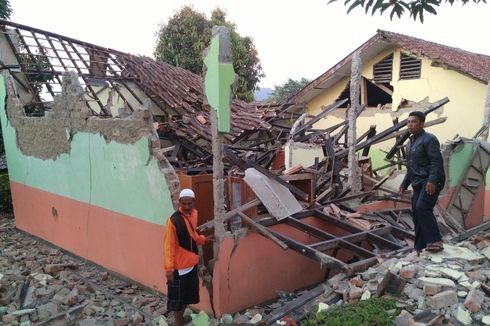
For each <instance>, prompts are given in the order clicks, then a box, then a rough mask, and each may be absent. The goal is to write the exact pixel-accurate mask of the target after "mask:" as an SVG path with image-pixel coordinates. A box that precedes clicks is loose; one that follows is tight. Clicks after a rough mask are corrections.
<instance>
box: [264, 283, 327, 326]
mask: <svg viewBox="0 0 490 326" xmlns="http://www.w3.org/2000/svg"><path fill="white" fill-rule="evenodd" d="M331 294H334V291H333V290H332V289H328V288H327V287H326V286H325V285H324V284H320V285H318V286H317V287H315V288H313V289H312V290H309V291H306V292H305V293H303V294H302V295H301V296H299V297H297V298H296V299H294V300H292V301H289V302H287V303H286V304H284V305H282V306H281V307H279V308H277V309H275V310H273V311H272V312H271V313H270V314H269V315H268V316H267V317H266V318H265V320H264V323H265V324H266V325H272V324H274V323H275V322H276V321H277V320H279V319H281V318H283V317H285V316H287V315H288V314H289V313H290V312H291V311H294V310H296V309H298V308H299V307H301V306H304V305H305V304H307V303H308V302H310V301H312V300H313V299H315V298H317V297H319V296H321V295H326V296H329V295H331Z"/></svg>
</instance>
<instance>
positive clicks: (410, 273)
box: [400, 265, 417, 280]
mask: <svg viewBox="0 0 490 326" xmlns="http://www.w3.org/2000/svg"><path fill="white" fill-rule="evenodd" d="M416 274H417V268H416V267H415V266H413V265H412V266H405V267H403V268H402V269H401V270H400V277H402V278H404V279H406V280H410V279H412V278H414V277H415V275H416Z"/></svg>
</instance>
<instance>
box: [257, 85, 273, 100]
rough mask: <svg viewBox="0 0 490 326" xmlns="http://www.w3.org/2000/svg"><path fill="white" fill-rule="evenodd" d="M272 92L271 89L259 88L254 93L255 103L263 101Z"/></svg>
mask: <svg viewBox="0 0 490 326" xmlns="http://www.w3.org/2000/svg"><path fill="white" fill-rule="evenodd" d="M272 91H273V89H272V88H267V87H261V88H260V89H258V90H256V91H255V92H254V98H255V100H256V101H263V100H265V99H266V98H268V97H269V95H271V93H272Z"/></svg>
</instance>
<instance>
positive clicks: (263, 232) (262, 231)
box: [236, 211, 288, 250]
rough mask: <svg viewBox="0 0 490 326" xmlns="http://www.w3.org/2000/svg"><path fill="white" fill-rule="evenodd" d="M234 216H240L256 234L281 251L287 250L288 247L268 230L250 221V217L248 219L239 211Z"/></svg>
mask: <svg viewBox="0 0 490 326" xmlns="http://www.w3.org/2000/svg"><path fill="white" fill-rule="evenodd" d="M236 214H237V215H238V216H240V217H241V218H242V219H243V220H244V221H246V222H247V223H249V224H250V225H251V226H252V227H253V228H254V229H255V230H257V232H258V233H260V234H261V235H263V236H264V237H266V238H268V239H269V240H272V241H274V243H276V244H277V245H278V246H279V247H281V248H282V249H283V250H286V249H288V246H287V245H286V244H285V243H284V242H282V241H281V240H279V239H278V238H277V237H276V236H274V235H273V234H272V233H270V232H269V230H268V229H267V228H266V227H265V226H262V225H260V224H259V223H257V222H255V221H254V220H252V219H251V218H250V217H248V216H247V215H246V214H245V213H243V212H241V211H237V212H236Z"/></svg>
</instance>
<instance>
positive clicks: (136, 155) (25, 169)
mask: <svg viewBox="0 0 490 326" xmlns="http://www.w3.org/2000/svg"><path fill="white" fill-rule="evenodd" d="M5 95H6V91H5V81H4V77H3V76H0V119H1V123H2V131H3V136H4V141H5V151H6V154H7V164H8V167H9V177H10V180H11V181H15V182H18V183H22V184H25V185H28V186H31V187H34V188H37V189H40V190H44V191H47V192H50V193H54V194H57V195H60V196H64V197H68V198H71V199H75V200H78V201H81V202H84V203H89V204H92V205H95V206H99V207H102V208H105V209H108V210H111V211H115V212H117V213H121V214H125V215H129V216H132V217H135V218H139V219H142V220H145V221H148V222H151V223H155V224H160V225H163V223H164V222H165V220H166V218H167V217H169V216H170V214H171V213H172V212H173V206H172V201H171V197H170V192H169V190H168V186H167V183H166V180H165V176H164V175H163V174H162V173H161V172H160V170H159V168H158V164H157V161H156V160H155V159H154V158H153V157H152V156H150V146H149V140H148V138H142V139H140V140H139V141H137V142H136V143H135V144H132V145H131V144H120V143H116V142H109V143H107V142H106V141H105V139H104V138H103V137H102V136H100V134H90V133H76V134H75V135H74V137H73V140H72V142H71V152H70V153H69V154H62V155H60V156H59V157H58V158H57V159H56V160H41V159H38V158H35V157H30V156H25V155H23V154H22V152H21V151H20V150H19V149H18V148H17V146H16V131H15V129H14V128H12V127H11V126H10V124H9V123H8V120H7V117H6V112H5Z"/></svg>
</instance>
